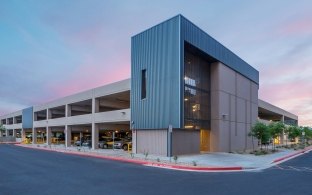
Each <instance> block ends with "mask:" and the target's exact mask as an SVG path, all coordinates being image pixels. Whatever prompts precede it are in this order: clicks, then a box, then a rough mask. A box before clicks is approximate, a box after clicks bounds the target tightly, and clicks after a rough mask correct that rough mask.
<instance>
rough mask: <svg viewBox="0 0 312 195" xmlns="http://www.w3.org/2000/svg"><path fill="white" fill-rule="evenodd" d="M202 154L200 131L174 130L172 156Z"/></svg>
mask: <svg viewBox="0 0 312 195" xmlns="http://www.w3.org/2000/svg"><path fill="white" fill-rule="evenodd" d="M198 153H200V131H199V130H198V131H196V130H184V129H174V130H173V132H172V155H181V154H198Z"/></svg>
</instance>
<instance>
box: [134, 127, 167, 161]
mask: <svg viewBox="0 0 312 195" xmlns="http://www.w3.org/2000/svg"><path fill="white" fill-rule="evenodd" d="M135 134H136V135H135V136H136V137H135V140H136V142H134V141H135V140H133V144H134V148H133V151H134V152H136V153H141V154H142V153H144V152H148V153H149V154H156V155H161V156H167V145H168V144H167V142H168V133H167V129H165V130H164V129H152V130H150V129H148V130H136V133H135Z"/></svg>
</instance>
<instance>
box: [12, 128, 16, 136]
mask: <svg viewBox="0 0 312 195" xmlns="http://www.w3.org/2000/svg"><path fill="white" fill-rule="evenodd" d="M12 131H13V137H16V129H13V130H12Z"/></svg>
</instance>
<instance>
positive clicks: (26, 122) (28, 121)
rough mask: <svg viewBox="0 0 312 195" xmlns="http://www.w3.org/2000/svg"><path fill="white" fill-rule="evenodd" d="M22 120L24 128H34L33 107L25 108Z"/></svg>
mask: <svg viewBox="0 0 312 195" xmlns="http://www.w3.org/2000/svg"><path fill="white" fill-rule="evenodd" d="M22 120H23V121H22V127H23V129H31V128H33V107H29V108H25V109H23V111H22Z"/></svg>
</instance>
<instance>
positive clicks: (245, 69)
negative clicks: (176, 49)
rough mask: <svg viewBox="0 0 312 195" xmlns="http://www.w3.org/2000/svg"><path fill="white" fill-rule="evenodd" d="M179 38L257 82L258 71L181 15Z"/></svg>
mask: <svg viewBox="0 0 312 195" xmlns="http://www.w3.org/2000/svg"><path fill="white" fill-rule="evenodd" d="M181 39H182V40H185V41H187V42H188V43H190V44H192V45H194V46H195V47H197V48H198V49H200V50H202V51H204V52H205V53H207V54H209V55H210V56H211V57H213V58H215V59H217V60H218V61H220V62H222V63H223V64H225V65H227V66H228V67H230V68H231V69H233V70H235V71H236V72H239V73H240V74H242V75H244V76H245V77H247V78H249V79H250V80H252V81H253V82H255V83H257V84H259V72H258V71H257V70H256V69H254V68H253V67H252V66H250V65H249V64H248V63H246V62H245V61H244V60H242V59H241V58H240V57H238V56H237V55H236V54H234V53H233V52H232V51H230V50H229V49H227V48H226V47H224V46H223V45H222V44H221V43H219V42H218V41H216V40H215V39H214V38H212V37H211V36H209V35H208V34H207V33H205V32H204V31H203V30H201V29H200V28H198V27H197V26H195V25H194V24H193V23H192V22H190V21H189V20H187V19H186V18H184V17H183V16H181ZM183 43H184V41H183ZM182 47H183V46H182Z"/></svg>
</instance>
